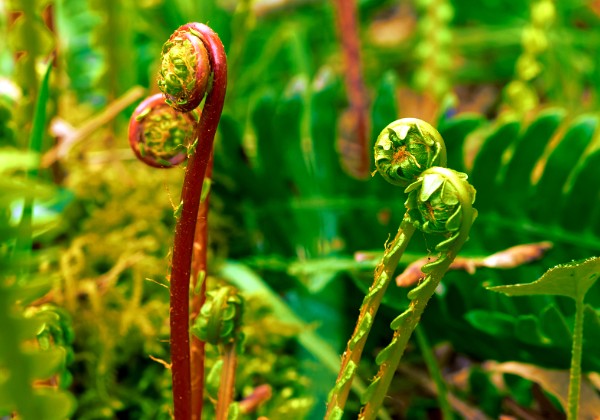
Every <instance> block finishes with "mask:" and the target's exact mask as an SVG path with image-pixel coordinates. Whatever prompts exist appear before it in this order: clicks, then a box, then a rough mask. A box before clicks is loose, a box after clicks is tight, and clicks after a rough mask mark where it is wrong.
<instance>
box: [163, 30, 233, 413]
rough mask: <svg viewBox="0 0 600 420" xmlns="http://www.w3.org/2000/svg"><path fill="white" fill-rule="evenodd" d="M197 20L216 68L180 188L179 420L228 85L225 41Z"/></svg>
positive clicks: (174, 301) (174, 292) (173, 296)
mask: <svg viewBox="0 0 600 420" xmlns="http://www.w3.org/2000/svg"><path fill="white" fill-rule="evenodd" d="M193 25H194V30H195V31H197V32H199V34H200V36H201V37H202V39H203V42H204V44H205V46H206V49H207V51H208V56H209V59H210V61H211V68H212V70H213V83H212V89H211V90H210V92H209V93H208V95H207V97H206V101H205V104H204V108H203V110H202V114H201V116H200V121H199V123H198V125H197V127H196V135H195V138H197V139H198V145H197V149H196V153H193V154H192V156H190V158H189V161H188V164H187V168H186V171H185V178H184V181H183V190H182V192H181V201H182V202H183V208H182V212H181V216H180V218H179V220H178V221H177V225H176V227H175V239H174V246H173V261H172V269H171V287H170V314H171V318H170V325H171V338H170V343H171V363H172V368H171V372H172V376H173V404H174V415H175V419H176V420H189V419H190V418H191V366H190V333H189V325H190V320H189V317H190V313H189V298H190V268H191V261H192V253H193V246H194V234H195V230H196V218H197V216H198V208H199V206H200V195H201V193H202V185H203V180H204V176H205V174H206V169H207V167H208V163H209V161H210V156H211V153H212V147H213V141H214V137H215V133H216V131H217V126H218V124H219V119H220V117H221V112H222V110H223V103H224V100H225V91H226V88H227V62H226V57H225V51H224V49H223V44H222V43H221V41H220V39H219V37H218V36H217V34H216V33H214V32H213V31H212V29H210V28H209V27H208V26H206V25H202V24H193Z"/></svg>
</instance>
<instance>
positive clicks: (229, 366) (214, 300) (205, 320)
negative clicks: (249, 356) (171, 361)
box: [192, 286, 243, 420]
mask: <svg viewBox="0 0 600 420" xmlns="http://www.w3.org/2000/svg"><path fill="white" fill-rule="evenodd" d="M242 311H243V301H242V299H241V296H240V295H239V294H238V293H237V291H236V290H235V289H233V288H232V287H227V286H225V287H221V288H219V289H217V290H214V291H211V292H208V293H207V301H206V303H205V304H204V306H202V309H201V311H200V315H199V316H198V318H196V321H195V324H194V326H193V328H192V333H193V334H194V335H196V336H197V337H198V338H200V340H202V341H205V342H207V343H210V344H212V345H215V346H218V347H219V353H220V354H221V362H222V363H220V364H219V365H218V366H219V367H220V370H221V372H220V378H219V379H220V380H219V385H218V388H219V391H218V397H217V409H216V418H217V420H226V419H227V418H228V413H229V411H230V407H231V404H232V402H233V393H234V383H235V369H236V366H237V351H238V349H239V348H240V347H241V344H242V342H243V334H242V333H241V332H240V326H241V319H242Z"/></svg>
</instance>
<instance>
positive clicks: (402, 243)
mask: <svg viewBox="0 0 600 420" xmlns="http://www.w3.org/2000/svg"><path fill="white" fill-rule="evenodd" d="M407 220H408V219H407V217H406V216H405V217H404V219H403V221H402V223H401V224H400V228H399V229H398V233H397V234H396V237H395V238H394V240H393V241H392V243H391V244H389V245H388V246H387V247H386V250H385V253H384V254H383V258H382V259H381V262H380V263H379V265H378V266H377V268H376V269H375V280H374V281H373V284H372V285H371V288H370V289H369V292H368V293H367V295H366V296H365V298H364V300H363V303H362V305H361V307H360V314H359V316H358V320H357V321H356V327H355V328H354V332H353V333H352V336H351V337H350V340H349V341H348V344H347V346H346V351H345V352H344V354H343V355H342V362H341V366H340V371H339V374H338V377H337V380H336V383H335V386H334V388H333V390H332V391H331V395H330V396H329V402H328V404H327V412H326V413H325V418H326V419H336V418H340V417H341V414H342V413H343V411H344V406H345V405H346V400H347V399H348V394H349V393H350V388H351V387H352V380H353V378H354V373H355V370H356V367H357V366H358V364H359V362H360V358H361V355H362V352H363V349H364V347H365V343H366V341H367V337H368V336H369V332H370V330H371V325H372V323H373V320H374V318H375V315H376V314H377V310H378V309H379V305H380V304H381V300H382V299H383V295H384V294H385V291H386V290H387V287H388V285H389V284H390V281H391V279H392V278H393V275H394V271H395V270H396V267H397V265H398V262H399V261H400V257H401V256H402V253H403V252H404V250H405V249H406V247H407V245H408V243H409V241H410V239H411V237H412V235H413V233H414V232H415V227H414V226H413V225H412V224H411V223H409V222H408V221H407Z"/></svg>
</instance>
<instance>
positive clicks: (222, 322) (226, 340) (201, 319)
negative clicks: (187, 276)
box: [192, 287, 243, 346]
mask: <svg viewBox="0 0 600 420" xmlns="http://www.w3.org/2000/svg"><path fill="white" fill-rule="evenodd" d="M206 295H207V300H206V303H205V304H204V306H203V307H202V309H201V310H200V315H199V316H198V318H196V321H195V323H194V326H193V327H192V333H193V334H194V335H196V336H197V337H198V338H200V339H201V340H202V341H205V342H207V343H210V344H212V345H215V346H218V345H221V344H230V343H232V342H234V341H239V339H240V336H239V334H240V331H239V330H240V321H241V316H242V309H243V305H242V298H241V296H240V295H238V294H237V292H236V291H235V289H233V288H232V287H221V288H219V289H217V290H213V291H210V292H207V294H206Z"/></svg>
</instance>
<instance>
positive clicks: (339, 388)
mask: <svg viewBox="0 0 600 420" xmlns="http://www.w3.org/2000/svg"><path fill="white" fill-rule="evenodd" d="M445 164H446V147H445V145H444V141H443V140H442V137H441V136H440V135H439V133H438V132H437V130H435V128H433V127H432V126H431V125H429V124H427V123H425V122H424V121H421V120H417V119H414V118H404V119H401V120H397V121H394V122H393V123H391V124H389V125H388V126H387V127H385V128H384V129H383V131H382V132H381V134H380V135H379V137H378V138H377V141H376V143H375V165H376V166H377V170H378V171H379V173H380V174H381V175H382V176H383V177H384V178H385V179H386V180H387V181H388V182H391V183H392V184H394V185H400V186H404V187H406V186H408V185H409V184H411V183H412V182H413V181H415V180H416V179H417V177H418V176H419V175H420V173H421V172H422V171H424V170H425V169H427V168H430V167H432V166H434V165H445ZM414 231H415V226H414V225H413V223H411V222H410V219H409V218H408V213H407V214H406V215H405V216H404V218H403V220H402V223H401V224H400V227H399V228H398V233H397V234H396V237H395V238H394V240H393V241H392V242H391V243H389V245H387V246H386V250H385V253H384V255H383V258H382V260H381V261H380V263H379V265H378V266H377V268H376V269H375V276H374V277H375V280H374V281H373V284H372V286H371V288H370V289H369V292H368V293H367V295H366V296H365V298H364V300H363V303H362V305H361V307H360V313H359V315H358V320H357V322H356V327H355V329H354V332H353V333H352V336H351V337H350V340H349V341H348V344H347V346H346V351H345V352H344V354H343V355H342V362H341V368H340V372H339V374H338V378H337V380H336V384H335V386H334V388H333V390H332V391H331V393H330V395H329V402H328V405H327V412H326V414H325V418H326V419H338V418H341V416H342V413H343V411H344V406H345V404H346V400H347V398H348V394H349V393H350V388H351V386H352V380H353V378H354V374H355V371H356V368H357V367H358V364H359V362H360V359H361V356H362V351H363V349H364V346H365V343H366V341H367V337H368V335H369V332H370V330H371V326H372V324H373V320H374V319H375V315H376V314H377V310H378V309H379V305H380V304H381V300H382V299H383V295H384V294H385V291H386V290H387V287H388V285H389V283H390V281H391V279H392V278H393V274H394V270H395V269H396V266H397V265H398V262H399V261H400V257H401V256H402V253H403V252H404V250H405V249H406V247H407V245H408V243H409V241H410V239H411V238H412V235H413V233H414Z"/></svg>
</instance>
